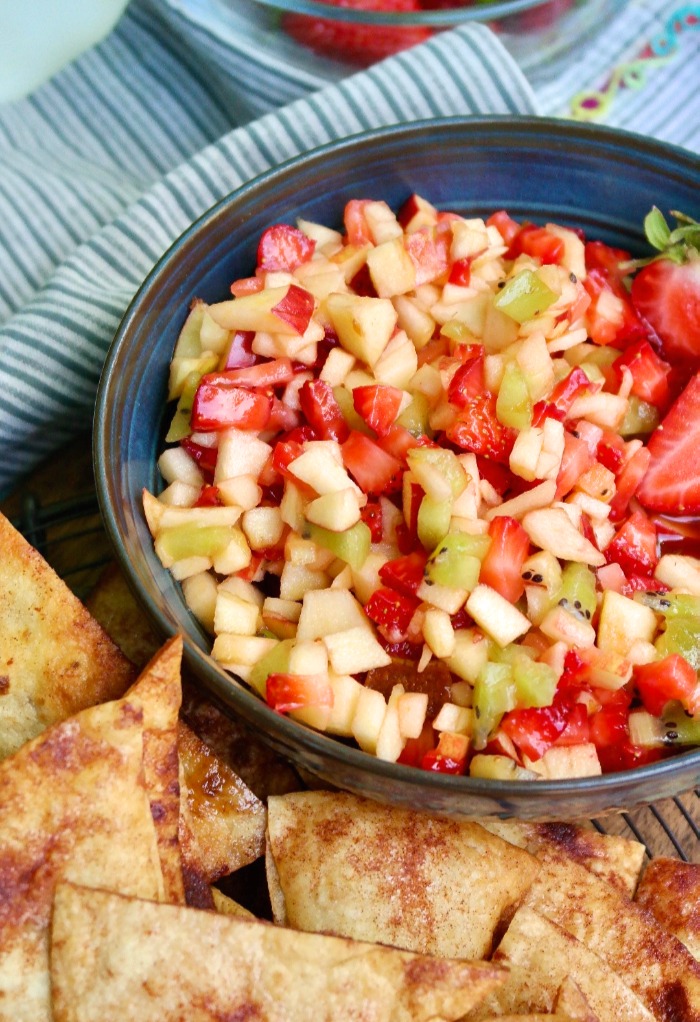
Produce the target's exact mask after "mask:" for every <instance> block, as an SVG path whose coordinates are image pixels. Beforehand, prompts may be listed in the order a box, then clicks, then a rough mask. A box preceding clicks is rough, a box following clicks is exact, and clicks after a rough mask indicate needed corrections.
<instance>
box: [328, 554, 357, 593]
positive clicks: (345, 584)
mask: <svg viewBox="0 0 700 1022" xmlns="http://www.w3.org/2000/svg"><path fill="white" fill-rule="evenodd" d="M337 565H338V561H337V560H336V561H335V562H334V564H333V568H335V567H337ZM331 574H332V571H331ZM351 588H352V568H351V567H350V565H349V564H346V565H345V566H344V567H343V568H341V570H340V571H339V572H338V574H337V575H336V576H335V578H334V579H333V581H332V582H331V589H351Z"/></svg>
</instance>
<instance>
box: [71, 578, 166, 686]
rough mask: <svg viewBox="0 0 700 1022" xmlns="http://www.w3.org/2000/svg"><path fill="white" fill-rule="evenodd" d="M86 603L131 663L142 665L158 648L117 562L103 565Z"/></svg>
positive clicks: (158, 645)
mask: <svg viewBox="0 0 700 1022" xmlns="http://www.w3.org/2000/svg"><path fill="white" fill-rule="evenodd" d="M85 606H86V607H87V609H88V610H89V611H90V613H91V614H92V616H93V617H94V618H95V620H96V621H99V623H100V624H101V625H102V627H103V628H104V630H105V631H106V632H107V635H109V637H110V639H112V641H113V642H115V643H116V644H117V646H118V647H119V649H120V650H121V651H122V653H124V654H125V655H126V656H127V657H128V658H129V660H131V662H132V664H136V666H137V667H143V666H144V665H145V664H147V663H148V661H149V660H150V659H151V657H152V656H153V655H154V653H157V652H158V649H159V647H160V640H159V638H158V636H157V635H156V634H155V632H154V631H153V628H152V627H151V624H150V622H149V620H148V618H147V617H146V615H145V614H144V612H143V610H142V609H141V607H140V606H139V604H138V603H137V601H136V600H135V599H134V596H133V594H132V592H131V589H129V586H128V584H127V581H126V579H125V578H124V575H123V574H122V572H121V571H120V570H119V568H118V567H117V565H116V564H114V563H113V564H109V565H107V567H106V568H105V569H104V571H103V572H102V574H101V575H100V577H99V578H98V580H97V584H96V585H95V587H94V588H93V590H92V592H91V593H90V595H89V596H88V597H87V599H86V600H85Z"/></svg>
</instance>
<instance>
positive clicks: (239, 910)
mask: <svg viewBox="0 0 700 1022" xmlns="http://www.w3.org/2000/svg"><path fill="white" fill-rule="evenodd" d="M211 894H212V900H213V902H214V908H215V909H216V911H217V912H221V913H222V915H225V916H243V917H244V918H245V919H255V916H254V915H253V913H252V912H249V911H248V909H247V908H243V906H242V905H239V904H238V902H237V901H234V900H233V898H229V896H228V895H227V894H223V893H222V892H221V891H220V890H219V889H218V887H212V889H211Z"/></svg>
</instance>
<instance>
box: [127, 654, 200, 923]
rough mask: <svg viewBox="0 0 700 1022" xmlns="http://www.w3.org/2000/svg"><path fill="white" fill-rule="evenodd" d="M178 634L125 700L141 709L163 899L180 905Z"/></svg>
mask: <svg viewBox="0 0 700 1022" xmlns="http://www.w3.org/2000/svg"><path fill="white" fill-rule="evenodd" d="M181 662H182V637H181V636H179V635H178V636H175V638H173V639H170V641H169V642H168V643H166V645H165V646H163V648H162V650H160V652H159V653H156V655H155V656H154V657H153V659H152V660H151V661H150V663H148V664H147V666H146V667H145V668H144V670H143V672H142V673H141V676H140V678H139V680H138V681H137V683H136V684H135V685H134V686H133V687H132V688H130V689H129V691H128V692H127V695H126V698H127V699H129V700H130V701H131V702H133V703H134V705H137V706H139V707H140V708H141V710H142V711H143V770H144V779H145V783H146V791H147V793H148V800H149V803H150V806H151V815H152V816H153V822H154V824H155V828H156V837H157V840H158V854H159V856H160V864H161V868H162V870H163V880H164V882H165V900H166V901H171V902H173V903H175V904H180V905H183V904H184V903H185V889H184V885H183V879H182V859H181V855H180V843H179V833H178V832H179V823H180V780H179V762H178V727H179V721H178V711H179V709H180V703H181V702H182V685H181V682H180V665H181Z"/></svg>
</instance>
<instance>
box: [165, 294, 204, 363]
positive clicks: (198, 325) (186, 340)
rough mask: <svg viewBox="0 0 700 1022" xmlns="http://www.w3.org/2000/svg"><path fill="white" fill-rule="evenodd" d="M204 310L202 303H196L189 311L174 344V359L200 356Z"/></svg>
mask: <svg viewBox="0 0 700 1022" xmlns="http://www.w3.org/2000/svg"><path fill="white" fill-rule="evenodd" d="M205 308H206V306H205V305H204V302H201V301H197V302H195V303H194V305H193V306H192V308H191V309H190V312H189V315H188V317H187V319H186V320H185V322H184V325H183V327H182V330H181V331H180V333H179V335H178V338H177V341H176V342H175V351H174V353H173V357H174V358H197V356H198V355H201V354H202V342H201V339H200V335H201V331H202V321H203V319H204V310H205Z"/></svg>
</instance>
